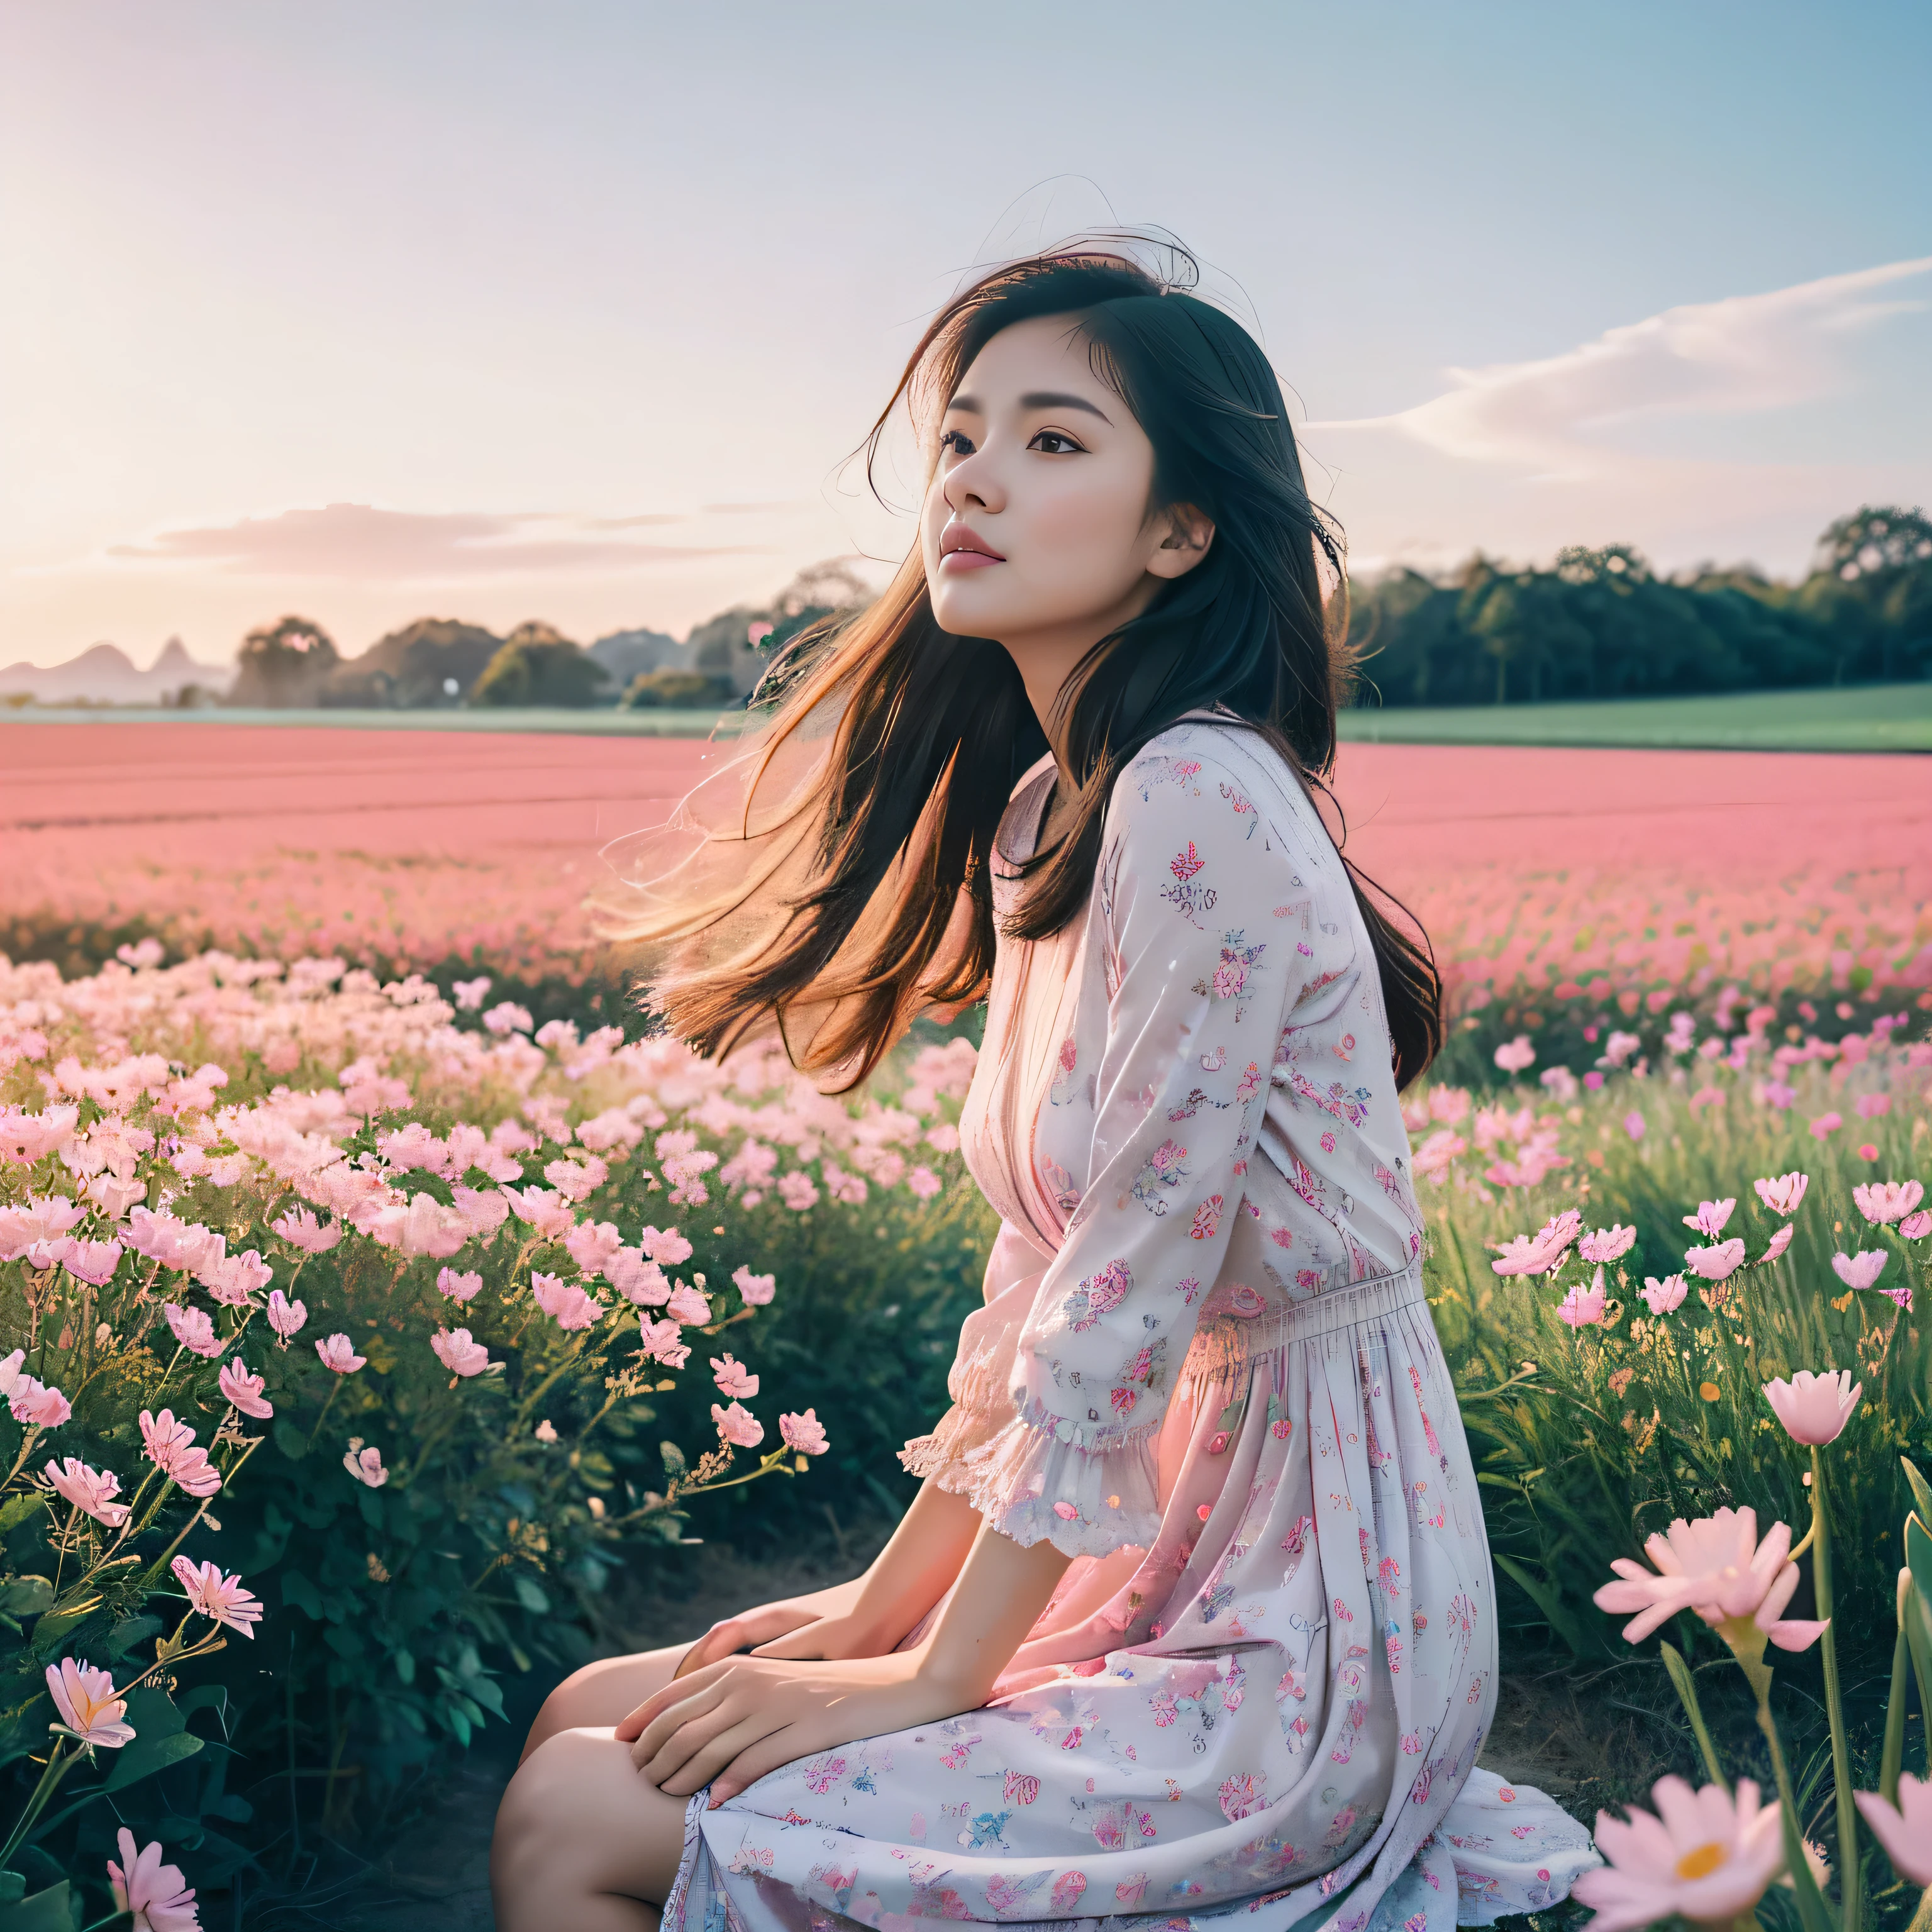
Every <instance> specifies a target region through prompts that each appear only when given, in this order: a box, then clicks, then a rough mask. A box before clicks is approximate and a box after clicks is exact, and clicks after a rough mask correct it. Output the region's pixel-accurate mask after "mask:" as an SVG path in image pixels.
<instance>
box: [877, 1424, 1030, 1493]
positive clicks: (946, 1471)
mask: <svg viewBox="0 0 1932 1932" xmlns="http://www.w3.org/2000/svg"><path fill="white" fill-rule="evenodd" d="M1006 1425H1007V1417H1006V1416H1004V1415H1001V1414H999V1413H998V1412H992V1413H989V1412H988V1411H987V1410H986V1409H984V1408H980V1407H969V1406H967V1405H966V1404H965V1403H954V1404H953V1406H952V1407H951V1408H950V1409H948V1410H947V1412H946V1413H945V1414H944V1415H942V1416H941V1418H939V1420H938V1421H937V1422H936V1423H935V1424H933V1426H932V1433H930V1434H929V1435H926V1436H913V1437H912V1438H910V1439H909V1440H908V1441H907V1444H906V1445H905V1447H904V1448H903V1449H901V1451H899V1452H898V1454H899V1461H900V1463H901V1464H902V1465H903V1466H904V1469H905V1471H906V1473H907V1475H912V1476H916V1477H918V1478H919V1479H920V1481H926V1479H927V1478H931V1480H932V1481H934V1482H935V1483H937V1484H938V1485H939V1487H941V1489H942V1490H946V1491H947V1493H949V1494H950V1495H953V1496H965V1495H966V1494H967V1493H968V1491H970V1490H971V1488H972V1487H973V1478H972V1476H971V1473H970V1472H968V1469H967V1467H966V1459H967V1457H968V1456H970V1455H971V1454H972V1453H973V1452H974V1451H975V1450H976V1449H979V1448H983V1447H984V1445H986V1444H987V1443H989V1442H992V1439H993V1438H994V1437H995V1436H997V1435H998V1434H999V1433H1000V1431H1001V1430H1002V1429H1004V1427H1006Z"/></svg>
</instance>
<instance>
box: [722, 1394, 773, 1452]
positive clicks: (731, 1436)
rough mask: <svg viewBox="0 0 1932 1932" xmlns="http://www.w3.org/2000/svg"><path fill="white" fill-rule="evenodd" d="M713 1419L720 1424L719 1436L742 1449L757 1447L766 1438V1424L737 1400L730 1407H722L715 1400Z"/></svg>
mask: <svg viewBox="0 0 1932 1932" xmlns="http://www.w3.org/2000/svg"><path fill="white" fill-rule="evenodd" d="M711 1419H712V1421H713V1422H715V1423H716V1424H717V1425H718V1435H719V1436H720V1437H721V1439H723V1440H724V1442H730V1443H735V1444H736V1445H737V1447H738V1448H740V1449H755V1448H757V1446H758V1445H759V1444H760V1442H763V1440H764V1439H765V1425H764V1424H763V1423H762V1422H760V1421H759V1420H758V1419H757V1417H756V1416H754V1415H753V1414H752V1413H751V1411H750V1410H749V1409H745V1408H742V1407H741V1406H739V1404H738V1403H735V1402H734V1403H732V1405H731V1406H730V1408H729V1409H720V1408H719V1407H718V1405H717V1404H716V1403H715V1402H714V1403H712V1405H711Z"/></svg>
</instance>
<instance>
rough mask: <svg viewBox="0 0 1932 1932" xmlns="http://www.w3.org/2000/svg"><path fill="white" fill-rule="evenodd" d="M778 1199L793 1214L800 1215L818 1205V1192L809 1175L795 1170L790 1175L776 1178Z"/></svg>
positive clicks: (800, 1170) (801, 1170)
mask: <svg viewBox="0 0 1932 1932" xmlns="http://www.w3.org/2000/svg"><path fill="white" fill-rule="evenodd" d="M778 1199H780V1200H781V1201H782V1202H784V1205H786V1206H787V1208H790V1210H791V1211H792V1212H793V1214H803V1213H804V1212H805V1210H806V1209H807V1208H815V1207H817V1205H818V1190H817V1188H816V1187H814V1186H813V1185H812V1184H811V1175H808V1174H807V1173H805V1172H804V1170H803V1169H796V1168H795V1169H793V1171H792V1172H790V1174H781V1175H779V1176H778Z"/></svg>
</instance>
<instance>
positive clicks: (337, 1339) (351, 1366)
mask: <svg viewBox="0 0 1932 1932" xmlns="http://www.w3.org/2000/svg"><path fill="white" fill-rule="evenodd" d="M315 1352H316V1353H317V1355H319V1356H320V1358H322V1366H323V1367H324V1368H325V1369H333V1370H335V1373H337V1374H338V1376H353V1374H354V1373H356V1370H358V1369H359V1368H360V1367H362V1365H363V1364H364V1363H365V1362H366V1361H368V1359H369V1358H368V1356H367V1355H358V1354H357V1353H356V1349H355V1346H354V1345H353V1343H351V1342H350V1339H349V1337H347V1335H343V1334H335V1335H331V1336H330V1337H328V1339H327V1340H324V1341H320V1342H318V1343H317V1344H316V1345H315Z"/></svg>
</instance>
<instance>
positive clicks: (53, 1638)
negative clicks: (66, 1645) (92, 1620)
mask: <svg viewBox="0 0 1932 1932" xmlns="http://www.w3.org/2000/svg"><path fill="white" fill-rule="evenodd" d="M99 1608H100V1604H98V1602H95V1603H92V1604H89V1605H88V1606H87V1607H86V1608H85V1609H84V1610H56V1611H53V1612H51V1613H49V1615H47V1616H43V1618H41V1619H40V1622H38V1623H37V1624H36V1625H34V1649H36V1650H37V1651H39V1652H42V1653H43V1654H45V1653H46V1652H50V1651H55V1650H58V1649H59V1648H60V1646H61V1641H62V1639H63V1638H64V1637H66V1635H67V1634H68V1632H69V1631H71V1630H74V1629H75V1628H77V1627H78V1626H79V1625H82V1624H84V1623H86V1621H87V1620H88V1619H89V1617H91V1616H93V1614H94V1613H95V1611H96V1610H98V1609H99Z"/></svg>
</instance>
